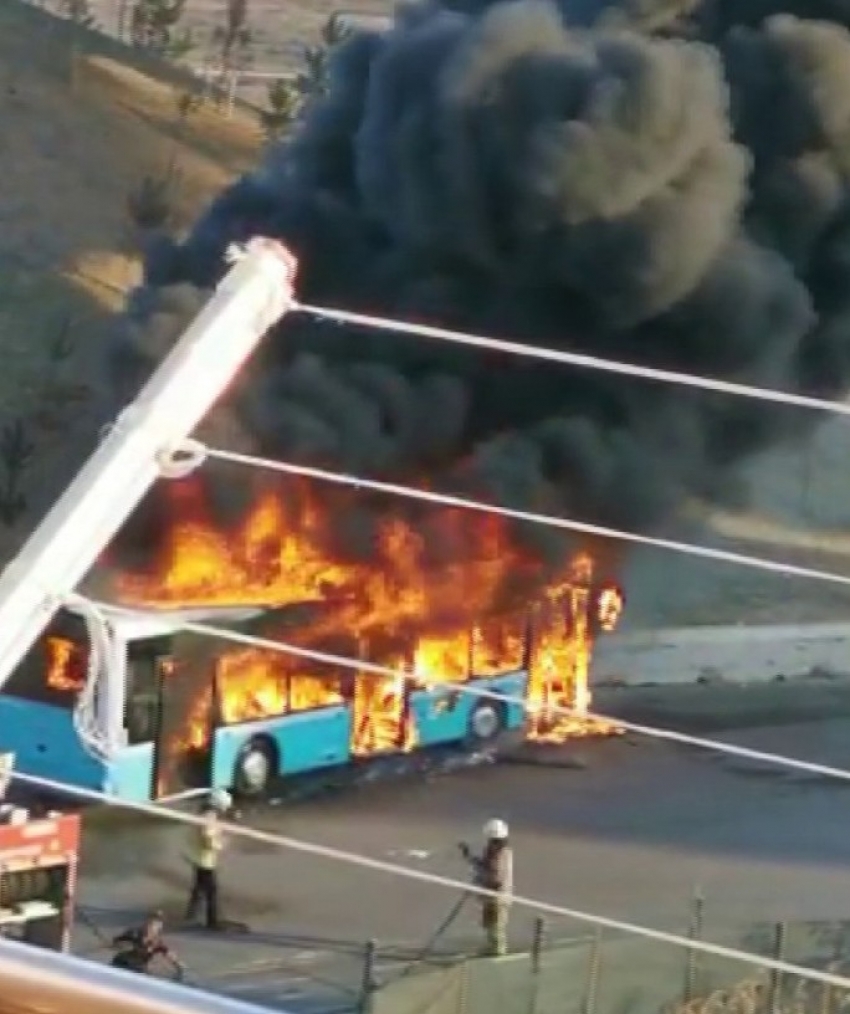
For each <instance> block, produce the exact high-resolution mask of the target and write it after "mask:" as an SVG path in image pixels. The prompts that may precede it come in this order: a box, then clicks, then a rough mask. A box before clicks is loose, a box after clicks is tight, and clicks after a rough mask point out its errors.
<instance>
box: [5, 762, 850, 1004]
mask: <svg viewBox="0 0 850 1014" xmlns="http://www.w3.org/2000/svg"><path fill="white" fill-rule="evenodd" d="M12 777H13V778H14V779H15V780H16V781H20V782H24V783H25V784H27V785H34V786H38V787H39V788H41V789H46V790H47V791H49V792H55V793H59V794H64V795H69V796H73V797H76V798H78V799H85V800H88V801H90V802H97V803H104V804H106V805H108V806H116V807H120V808H121V809H125V810H131V811H133V812H135V813H139V814H144V815H145V816H150V817H158V818H163V817H164V818H167V819H169V820H173V821H176V822H178V823H181V824H190V825H193V826H202V825H203V824H204V818H203V817H201V816H199V815H197V814H192V813H181V812H180V811H177V810H170V809H168V808H167V807H164V806H161V805H157V804H156V803H136V802H131V801H130V800H125V799H117V798H115V797H113V796H109V795H107V794H106V793H105V792H100V791H97V790H95V789H84V788H81V787H79V786H76V785H68V784H66V783H65V782H60V781H56V780H54V779H52V778H41V777H39V776H36V775H27V774H23V773H22V772H20V771H15V772H14V773H13V775H12ZM221 828H222V830H223V831H224V832H225V833H226V834H228V835H231V836H233V837H234V838H244V839H246V840H249V841H256V842H261V843H262V844H264V845H273V846H276V847H278V848H284V849H289V850H290V851H293V852H300V853H302V854H306V855H314V856H317V857H319V858H322V859H328V860H331V861H333V862H338V863H345V864H348V865H350V866H357V867H360V868H361V869H367V870H373V871H374V872H376V873H385V874H388V875H389V876H393V877H402V878H404V879H406V880H415V881H418V882H419V883H423V884H430V885H431V886H433V887H445V888H448V889H451V890H453V891H464V892H466V893H467V894H472V895H476V896H478V897H481V898H490V897H498V892H496V891H491V890H488V889H487V888H483V887H478V886H476V885H473V884H468V883H466V882H465V881H463V880H456V879H454V878H452V877H444V876H442V875H440V874H437V873H428V872H426V871H425V870H417V869H414V868H413V867H410V866H402V865H401V864H399V863H390V862H387V861H386V860H383V859H374V858H372V857H371V856H364V855H362V854H360V853H357V852H348V851H346V850H343V849H338V848H334V847H332V846H329V845H320V844H319V843H318V842H311V841H304V840H303V839H300V838H291V837H289V836H287V835H282V834H272V833H271V832H270V831H262V830H260V829H259V828H254V827H245V826H244V825H240V824H233V823H231V822H229V821H222V822H221ZM511 897H512V901H513V903H514V904H515V905H518V906H520V907H523V908H528V909H531V910H532V911H536V912H541V913H542V914H544V915H549V916H557V917H559V918H564V919H573V920H575V921H576V922H584V923H589V924H591V925H593V926H598V927H600V928H602V929H608V930H614V931H616V932H620V933H629V934H632V935H633V936H638V937H643V938H644V939H646V940H654V941H657V942H658V943H663V944H670V945H671V946H673V947H681V948H683V949H686V950H688V951H698V952H700V953H702V954H710V955H712V956H714V957H718V958H728V959H729V960H731V961H737V962H740V963H742V964H747V965H756V966H757V967H758V968H760V969H770V970H771V971H776V972H782V973H784V974H787V975H794V976H798V977H799V978H801V979H807V980H810V981H813V982H819V983H822V984H824V985H827V986H836V987H838V988H839V989H842V990H847V991H850V978H848V977H847V976H844V975H838V974H836V973H834V972H824V971H821V970H820V969H814V968H806V967H805V966H804V965H796V964H794V963H792V962H790V961H783V960H781V959H778V958H769V957H762V956H761V955H759V954H753V953H751V952H749V951H744V950H740V949H738V948H735V947H725V946H723V945H722V944H713V943H709V942H707V941H705V940H694V939H691V938H689V937H683V936H680V935H678V934H676V933H667V932H665V931H663V930H656V929H652V928H650V927H648V926H641V925H639V924H637V923H630V922H625V921H623V920H620V919H611V918H608V917H606V916H601V915H594V914H593V913H591V912H583V911H581V910H580V909H573V908H566V907H565V906H562V905H555V904H552V903H551V902H547V901H541V900H539V899H537V898H531V897H528V896H526V895H521V894H514V895H512V896H511Z"/></svg>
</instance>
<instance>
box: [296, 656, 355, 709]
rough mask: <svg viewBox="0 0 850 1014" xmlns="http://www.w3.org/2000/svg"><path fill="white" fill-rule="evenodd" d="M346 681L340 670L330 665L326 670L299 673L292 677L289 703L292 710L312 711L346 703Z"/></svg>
mask: <svg viewBox="0 0 850 1014" xmlns="http://www.w3.org/2000/svg"><path fill="white" fill-rule="evenodd" d="M343 684H344V681H343V679H342V676H341V674H340V673H339V672H335V671H334V670H333V669H331V668H330V667H329V668H328V669H327V670H325V672H323V673H321V674H319V673H309V674H306V673H298V674H297V675H295V676H291V677H290V681H289V705H290V708H291V709H292V711H312V710H313V709H314V708H328V707H330V706H331V705H334V704H344V703H345V694H344V685H343Z"/></svg>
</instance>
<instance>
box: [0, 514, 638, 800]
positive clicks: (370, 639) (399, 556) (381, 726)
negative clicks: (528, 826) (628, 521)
mask: <svg viewBox="0 0 850 1014" xmlns="http://www.w3.org/2000/svg"><path fill="white" fill-rule="evenodd" d="M180 495H181V496H182V495H183V494H180ZM314 507H315V504H314V502H313V501H312V499H310V498H308V499H307V500H306V501H304V500H303V499H302V500H301V502H300V504H299V506H298V507H297V508H295V509H293V507H292V504H291V503H290V504H289V506H288V507H287V504H286V502H285V501H283V500H282V499H281V498H280V497H273V498H266V499H265V500H261V501H259V502H258V504H257V505H256V507H255V508H254V509H253V510H252V511H251V512H250V513H249V516H248V517H247V518H246V519H245V520H244V522H243V523H242V524H241V525H240V526H239V528H238V529H237V530H234V531H230V532H222V531H221V530H220V529H217V528H216V527H215V526H214V525H212V524H211V523H210V522H209V519H204V518H203V516H202V515H200V514H199V513H198V512H197V511H191V512H190V513H189V515H188V517H189V518H190V520H189V521H187V522H186V523H185V524H182V525H180V524H177V525H175V526H174V528H173V530H172V532H171V538H170V542H169V546H168V547H167V552H165V553H164V554H162V555H160V557H158V558H157V560H156V561H155V563H154V565H153V567H148V568H147V571H146V572H144V573H140V572H135V573H131V572H127V571H122V572H120V573H118V574H117V576H116V577H115V579H114V581H113V590H114V597H115V598H116V599H117V600H118V601H119V602H122V603H124V604H125V605H130V606H132V612H129V611H128V612H127V613H126V614H124V613H116V614H111V615H110V617H109V623H108V625H107V626H106V627H105V629H104V630H103V631H102V636H101V638H99V640H104V639H105V642H106V643H103V644H98V645H96V648H97V650H96V651H95V652H94V654H92V650H91V648H90V642H89V637H90V634H91V631H90V630H89V629H88V627H87V623H86V617H85V616H84V615H80V614H78V613H76V612H74V611H73V610H71V609H66V610H65V611H63V612H62V613H61V614H60V615H59V616H58V617H57V619H56V620H55V622H54V623H53V625H52V626H51V627H50V629H49V630H48V631H47V632H46V634H45V635H44V637H43V638H42V639H41V641H40V642H39V643H38V644H37V645H36V646H35V647H34V648H33V650H32V651H31V652H30V654H29V656H28V657H27V659H26V660H25V661H24V663H23V664H22V665H21V666H20V668H19V670H18V671H17V672H16V673H15V674H14V676H13V677H12V679H11V680H10V682H9V683H8V684H7V688H6V689H7V693H6V694H4V695H3V696H0V749H3V750H10V751H14V752H15V754H16V758H17V764H18V766H19V767H20V768H21V769H22V770H24V771H26V772H30V773H33V774H38V775H42V776H45V777H49V778H56V779H58V780H62V781H65V782H71V783H74V784H77V785H81V786H85V787H89V788H96V789H100V790H103V791H106V792H108V793H110V794H113V795H115V796H118V797H121V798H126V799H130V800H149V799H163V798H173V797H177V796H180V795H188V794H191V793H194V792H198V791H202V790H205V789H208V788H219V787H221V788H228V789H233V790H235V791H236V792H237V793H238V794H240V795H243V796H246V795H247V796H259V795H262V794H263V793H265V792H266V791H267V790H268V788H269V787H270V785H271V784H272V783H273V782H274V781H276V780H277V779H279V778H281V777H287V776H294V775H299V774H305V773H308V772H318V771H321V770H323V769H329V768H334V767H339V766H344V765H350V764H362V763H366V762H368V761H369V760H370V759H372V758H376V757H380V756H386V755H388V754H400V753H409V752H411V751H414V750H418V749H425V748H429V747H435V746H442V745H458V746H467V747H482V746H487V747H492V746H495V745H496V744H497V743H498V742H499V740H500V738H501V737H503V736H504V735H505V734H506V733H522V734H524V735H526V736H528V737H529V738H532V739H549V740H560V739H564V738H567V737H568V736H571V735H576V734H584V733H587V732H589V731H593V729H592V726H590V725H589V724H588V722H587V719H586V718H583V717H582V716H583V714H584V713H586V711H587V706H588V704H589V691H588V672H589V666H590V659H591V652H592V645H593V641H594V639H595V637H596V636H597V634H598V633H599V632H601V631H605V630H610V629H613V627H614V626H615V625H616V622H617V620H618V618H619V614H620V611H621V608H622V597H621V595H620V592H619V590H618V589H617V588H616V587H615V586H614V585H612V584H608V583H604V582H603V583H600V582H598V581H597V580H596V578H595V574H594V562H593V559H592V558H591V557H590V556H589V555H587V554H580V555H579V556H577V557H575V558H574V559H573V560H571V561H570V564H569V566H568V567H567V568H566V570H565V573H563V574H562V575H560V576H559V577H558V578H557V580H552V581H550V582H549V583H548V584H547V585H545V586H544V587H543V588H542V590H541V592H540V594H538V595H537V596H536V598H535V599H534V600H533V601H532V602H531V603H528V602H522V603H519V604H517V602H516V596H515V595H514V596H509V595H506V594H504V593H503V591H504V587H505V585H506V583H507V582H512V583H513V586H514V587H522V586H523V584H524V582H521V581H520V582H519V583H517V582H518V576H519V575H518V570H519V568H521V566H522V565H523V562H524V561H523V560H521V559H520V557H519V555H517V553H516V551H515V548H514V547H513V545H512V542H511V539H510V537H509V535H508V533H507V530H505V529H502V527H501V526H500V525H495V526H494V525H492V524H491V523H490V520H489V519H485V521H484V524H483V525H482V524H481V522H482V519H481V518H478V519H477V521H476V527H475V529H474V531H475V532H476V533H477V534H476V535H475V536H474V538H473V539H470V535H469V533H470V531H472V529H468V528H467V522H466V521H465V520H464V519H462V518H461V517H460V515H457V516H455V515H451V516H449V515H444V516H443V517H442V519H441V522H440V524H441V526H442V527H441V534H442V535H443V537H444V538H443V542H444V548H445V544H447V545H448V546H449V547H450V548H451V550H452V551H451V553H450V554H449V555H448V556H447V557H446V558H445V559H444V560H443V561H442V562H441V564H440V566H435V565H433V561H428V560H426V558H425V556H424V555H423V554H424V553H425V550H424V547H423V542H422V540H421V539H419V538H417V535H416V533H415V532H414V531H413V530H412V529H411V528H410V527H409V526H408V525H406V524H405V523H402V522H400V521H399V520H398V519H397V518H396V519H393V520H392V521H391V522H387V527H384V528H382V529H381V530H380V532H379V536H380V537H379V539H378V540H377V542H376V550H375V552H374V553H372V554H370V556H369V557H368V559H364V560H361V561H354V562H353V561H351V560H347V561H346V560H345V559H343V558H341V557H339V556H338V555H336V554H335V553H334V552H332V551H331V550H330V548H329V544H328V542H327V540H326V538H325V534H326V533H325V532H324V531H323V530H322V529H321V525H319V524H318V522H317V518H318V517H319V515H317V514H316V513H315V511H314ZM458 526H459V527H458ZM446 540H448V541H447V543H446ZM475 540H477V541H475ZM382 547H383V548H382ZM198 623H200V624H204V625H207V626H211V627H213V628H216V629H218V630H219V631H224V632H227V631H230V632H234V633H236V634H237V636H242V637H244V636H245V635H248V636H249V637H253V638H257V639H258V641H259V643H258V644H252V643H242V642H240V643H234V641H232V640H227V639H225V638H223V637H220V636H219V637H214V636H209V635H206V634H202V633H200V632H198V631H197V630H192V629H187V628H186V624H198ZM263 642H266V643H268V642H278V643H283V644H286V645H290V646H293V647H295V648H296V649H301V650H306V652H307V655H308V656H311V655H312V656H313V657H305V656H304V655H298V654H294V653H292V652H286V651H280V650H276V649H272V648H271V647H264V646H262V644H263ZM316 656H320V659H319V660H315V661H314V660H313V659H314V657H316ZM467 691H468V692H467ZM490 695H492V696H490ZM564 709H571V712H570V713H569V714H565V712H564Z"/></svg>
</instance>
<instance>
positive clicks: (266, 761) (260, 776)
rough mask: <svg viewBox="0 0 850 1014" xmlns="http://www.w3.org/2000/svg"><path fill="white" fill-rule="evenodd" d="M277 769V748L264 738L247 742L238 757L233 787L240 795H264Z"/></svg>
mask: <svg viewBox="0 0 850 1014" xmlns="http://www.w3.org/2000/svg"><path fill="white" fill-rule="evenodd" d="M276 769H277V763H276V757H275V748H274V745H273V744H272V743H270V742H267V741H266V740H263V739H253V740H251V742H250V743H246V744H245V746H244V747H243V749H242V752H241V753H240V754H239V756H238V757H237V759H236V770H235V771H234V772H233V787H234V788H235V789H236V792H237V793H238V795H240V796H262V795H263V794H264V793H265V792H266V791H267V790H268V788H269V785H270V784H271V781H272V778H273V777H274V775H275V771H276Z"/></svg>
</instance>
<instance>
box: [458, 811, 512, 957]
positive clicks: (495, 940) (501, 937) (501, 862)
mask: <svg viewBox="0 0 850 1014" xmlns="http://www.w3.org/2000/svg"><path fill="white" fill-rule="evenodd" d="M461 849H462V851H463V854H464V856H465V858H466V859H467V860H468V862H469V863H470V864H471V866H472V868H473V883H474V884H475V886H476V887H483V888H486V889H487V890H488V891H492V892H494V893H493V894H492V895H487V896H483V895H482V896H480V897H481V926H482V928H483V929H484V934H485V938H486V942H485V954H488V955H490V956H492V957H497V956H501V955H503V954H506V953H507V950H508V912H509V911H510V906H511V897H512V895H513V889H514V856H513V849H512V848H511V846H510V829H509V828H508V825H507V824H506V823H505V821H504V820H501V819H500V818H499V817H493V818H492V819H491V820H488V821H487V823H486V824H485V825H484V851H483V852H482V854H481V855H480V856H476V855H473V854H472V852H471V850H470V849H469V847H468V846H467V845H463V846H461Z"/></svg>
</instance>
